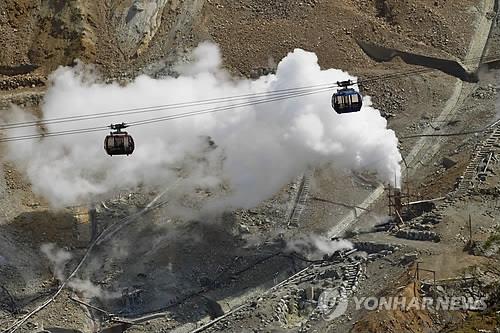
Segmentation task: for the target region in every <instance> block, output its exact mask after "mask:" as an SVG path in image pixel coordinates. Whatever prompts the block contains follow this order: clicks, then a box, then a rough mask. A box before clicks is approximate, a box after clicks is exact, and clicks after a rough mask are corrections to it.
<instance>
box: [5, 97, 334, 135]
mask: <svg viewBox="0 0 500 333" xmlns="http://www.w3.org/2000/svg"><path fill="white" fill-rule="evenodd" d="M329 90H330V88H323V89H321V90H314V91H309V92H301V93H293V94H288V95H284V96H279V97H273V98H262V99H259V100H255V101H246V102H242V103H238V104H231V105H227V106H224V107H212V108H206V109H201V110H196V111H189V112H185V113H178V114H174V115H168V116H164V117H158V118H151V119H146V120H140V121H136V122H131V123H129V124H128V125H129V126H138V125H144V124H150V123H156V122H162V121H168V120H174V119H182V118H187V117H192V116H197V115H202V114H210V113H217V112H221V111H228V110H233V109H237V108H243V107H249V106H254V105H260V104H265V103H271V102H276V101H282V100H286V99H291V98H296V97H302V96H308V95H313V94H319V93H324V92H327V91H329ZM107 129H108V127H103V126H99V127H90V128H82V129H74V130H64V131H55V132H48V133H40V134H27V135H20V136H13V137H5V138H1V139H0V142H11V141H22V140H31V139H40V138H45V137H55V136H63V135H72V134H81V133H90V132H98V131H103V130H107Z"/></svg>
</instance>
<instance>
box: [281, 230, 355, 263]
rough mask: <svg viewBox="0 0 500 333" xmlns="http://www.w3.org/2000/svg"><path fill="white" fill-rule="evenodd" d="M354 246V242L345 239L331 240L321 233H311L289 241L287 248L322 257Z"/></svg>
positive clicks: (289, 250) (313, 256) (310, 255)
mask: <svg viewBox="0 0 500 333" xmlns="http://www.w3.org/2000/svg"><path fill="white" fill-rule="evenodd" d="M352 248H353V244H352V243H351V242H349V241H348V240H345V239H339V240H330V239H328V238H327V237H324V236H320V235H309V236H303V237H301V238H298V239H294V240H290V241H288V242H287V248H286V250H287V251H288V252H298V253H302V254H304V255H306V256H309V257H310V258H321V257H322V256H323V255H325V254H328V255H331V254H333V253H335V252H337V251H340V250H345V249H352Z"/></svg>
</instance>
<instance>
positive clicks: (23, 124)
mask: <svg viewBox="0 0 500 333" xmlns="http://www.w3.org/2000/svg"><path fill="white" fill-rule="evenodd" d="M478 58H479V57H478ZM491 58H492V59H497V58H496V57H495V56H492V57H491ZM483 59H484V58H483ZM471 60H472V59H469V61H471ZM433 71H436V69H429V68H422V69H417V70H412V71H407V72H399V73H391V74H387V75H380V76H374V77H369V78H367V79H364V80H358V81H357V82H353V83H352V84H353V85H356V84H358V85H361V86H362V85H363V84H366V83H370V82H376V81H379V80H388V79H393V78H397V77H402V76H411V75H415V74H420V73H426V72H433ZM336 86H338V84H326V83H324V84H319V85H314V86H306V87H300V88H288V89H281V90H276V91H272V92H263V93H254V94H246V95H239V96H230V97H220V98H213V99H208V100H201V101H196V102H183V103H176V104H167V105H164V106H155V107H142V108H134V109H124V110H120V111H112V112H108V113H94V114H88V115H80V116H70V117H59V118H53V119H47V120H37V121H29V122H19V123H11V124H4V125H0V129H14V128H22V127H31V126H40V125H44V124H50V123H51V122H52V123H59V122H70V121H78V120H88V119H95V118H104V117H110V116H116V115H122V114H135V113H144V112H152V111H159V110H165V109H169V108H182V107H188V106H193V105H196V104H198V105H205V104H209V103H222V102H224V101H231V100H238V99H242V98H252V97H253V98H255V97H260V96H266V95H270V96H271V97H273V95H276V96H275V97H279V98H275V99H271V100H269V101H261V100H260V101H257V104H261V103H266V102H272V101H277V100H282V99H285V98H294V97H298V96H303V95H300V94H299V95H297V96H295V95H294V94H291V95H290V93H291V92H299V93H300V92H302V91H303V92H304V93H305V92H307V93H306V95H308V94H309V92H308V90H311V91H310V92H311V93H316V91H314V88H315V87H323V88H317V89H321V90H319V92H323V89H330V88H334V87H336ZM286 92H288V94H287V93H286ZM244 104H245V105H242V106H250V105H252V104H251V103H249V102H246V103H244ZM233 107H241V106H240V105H228V106H226V107H224V108H223V110H210V111H208V110H201V111H193V112H187V113H184V114H176V115H170V116H165V117H159V118H153V119H148V120H144V121H138V122H135V123H131V125H132V124H134V125H142V124H148V123H154V122H157V121H165V120H170V119H179V118H184V117H188V116H194V115H198V114H205V113H209V112H220V111H224V110H227V109H231V108H233ZM91 117H95V118H91ZM106 128H107V127H106ZM103 129H104V128H103V127H94V128H84V129H75V130H68V131H59V132H49V133H42V134H32V135H24V136H17V137H7V138H2V139H0V142H10V141H18V140H29V139H36V138H43V137H52V136H60V135H69V134H80V133H89V132H96V131H101V130H103Z"/></svg>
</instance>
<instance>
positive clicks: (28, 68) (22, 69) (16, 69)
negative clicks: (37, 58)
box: [0, 64, 39, 76]
mask: <svg viewBox="0 0 500 333" xmlns="http://www.w3.org/2000/svg"><path fill="white" fill-rule="evenodd" d="M38 67H39V66H38V65H30V64H26V65H17V66H0V74H2V75H7V76H14V75H21V74H28V73H31V72H33V71H34V70H35V69H37V68H38Z"/></svg>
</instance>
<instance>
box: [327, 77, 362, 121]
mask: <svg viewBox="0 0 500 333" xmlns="http://www.w3.org/2000/svg"><path fill="white" fill-rule="evenodd" d="M337 85H338V86H339V87H342V89H340V90H338V91H337V92H336V93H334V94H333V96H332V106H333V109H334V110H335V112H337V113H338V114H342V113H351V112H358V111H359V110H361V106H362V105H363V102H362V97H361V95H360V94H359V93H358V92H357V91H356V90H354V89H353V88H349V86H351V85H353V83H352V82H351V80H348V81H342V82H337Z"/></svg>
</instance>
